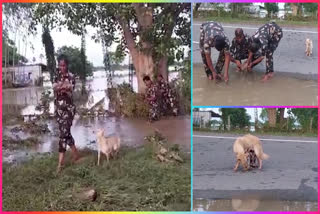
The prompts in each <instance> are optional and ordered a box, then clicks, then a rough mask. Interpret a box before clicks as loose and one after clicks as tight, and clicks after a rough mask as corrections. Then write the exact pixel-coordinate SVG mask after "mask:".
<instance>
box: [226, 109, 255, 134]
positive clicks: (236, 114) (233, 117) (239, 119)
mask: <svg viewBox="0 0 320 214" xmlns="http://www.w3.org/2000/svg"><path fill="white" fill-rule="evenodd" d="M220 111H221V113H222V122H223V125H224V126H225V127H226V125H227V124H228V117H229V116H230V123H231V124H230V125H231V128H232V129H233V128H240V129H241V128H244V127H246V126H249V125H250V115H248V113H247V110H246V109H245V108H221V109H220Z"/></svg>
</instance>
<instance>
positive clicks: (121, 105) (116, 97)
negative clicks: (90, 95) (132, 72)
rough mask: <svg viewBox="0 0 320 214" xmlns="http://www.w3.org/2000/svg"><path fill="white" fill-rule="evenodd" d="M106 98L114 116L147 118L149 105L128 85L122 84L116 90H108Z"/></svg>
mask: <svg viewBox="0 0 320 214" xmlns="http://www.w3.org/2000/svg"><path fill="white" fill-rule="evenodd" d="M108 97H109V99H110V105H111V107H112V108H113V109H114V110H115V112H116V114H118V115H124V116H126V117H142V118H146V117H148V113H149V105H148V104H147V103H146V102H145V101H144V99H143V96H141V95H140V94H137V93H135V92H134V91H133V89H132V87H131V85H130V84H127V83H123V84H121V85H118V87H117V88H109V89H108Z"/></svg>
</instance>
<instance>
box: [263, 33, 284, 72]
mask: <svg viewBox="0 0 320 214" xmlns="http://www.w3.org/2000/svg"><path fill="white" fill-rule="evenodd" d="M281 38H282V34H280V36H279V37H277V38H276V39H274V40H271V41H270V42H269V44H268V48H267V50H266V73H267V74H268V73H271V72H273V52H274V51H275V50H276V49H277V47H278V45H279V42H280V40H281Z"/></svg>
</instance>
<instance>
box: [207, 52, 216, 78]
mask: <svg viewBox="0 0 320 214" xmlns="http://www.w3.org/2000/svg"><path fill="white" fill-rule="evenodd" d="M205 55H206V60H207V64H208V67H209V69H210V71H211V72H212V77H213V79H215V77H216V71H215V69H214V68H213V64H212V60H211V55H210V53H205Z"/></svg>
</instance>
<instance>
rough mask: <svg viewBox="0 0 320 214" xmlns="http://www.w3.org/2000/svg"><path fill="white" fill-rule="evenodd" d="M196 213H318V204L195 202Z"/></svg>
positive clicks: (235, 201)
mask: <svg viewBox="0 0 320 214" xmlns="http://www.w3.org/2000/svg"><path fill="white" fill-rule="evenodd" d="M193 210H194V211H317V210H318V203H317V202H307V201H260V200H257V199H232V200H204V199H197V200H194V201H193Z"/></svg>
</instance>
